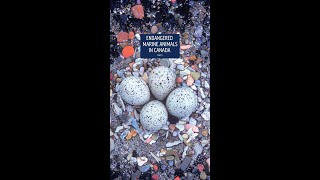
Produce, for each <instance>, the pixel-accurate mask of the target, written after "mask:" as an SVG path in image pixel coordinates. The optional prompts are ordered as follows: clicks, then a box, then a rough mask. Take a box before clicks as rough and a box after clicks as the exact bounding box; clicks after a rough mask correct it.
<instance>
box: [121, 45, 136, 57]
mask: <svg viewBox="0 0 320 180" xmlns="http://www.w3.org/2000/svg"><path fill="white" fill-rule="evenodd" d="M133 54H134V48H133V47H132V46H126V47H125V48H123V49H122V55H123V57H124V58H128V57H131V56H133Z"/></svg>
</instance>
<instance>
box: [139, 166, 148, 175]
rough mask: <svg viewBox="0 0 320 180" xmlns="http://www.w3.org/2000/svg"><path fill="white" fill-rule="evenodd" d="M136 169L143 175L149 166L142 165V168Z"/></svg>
mask: <svg viewBox="0 0 320 180" xmlns="http://www.w3.org/2000/svg"><path fill="white" fill-rule="evenodd" d="M138 168H139V170H140V171H141V172H142V173H144V172H147V171H148V170H149V169H150V165H148V164H147V165H144V166H139V167H138Z"/></svg>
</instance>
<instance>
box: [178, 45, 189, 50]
mask: <svg viewBox="0 0 320 180" xmlns="http://www.w3.org/2000/svg"><path fill="white" fill-rule="evenodd" d="M190 47H191V45H181V46H180V49H182V50H186V49H189V48H190Z"/></svg>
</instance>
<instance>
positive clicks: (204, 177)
mask: <svg viewBox="0 0 320 180" xmlns="http://www.w3.org/2000/svg"><path fill="white" fill-rule="evenodd" d="M200 179H207V175H206V173H205V172H204V171H202V172H201V173H200Z"/></svg>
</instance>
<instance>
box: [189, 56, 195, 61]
mask: <svg viewBox="0 0 320 180" xmlns="http://www.w3.org/2000/svg"><path fill="white" fill-rule="evenodd" d="M196 59H197V57H196V56H195V55H191V56H190V57H189V60H190V61H194V60H196Z"/></svg>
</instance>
